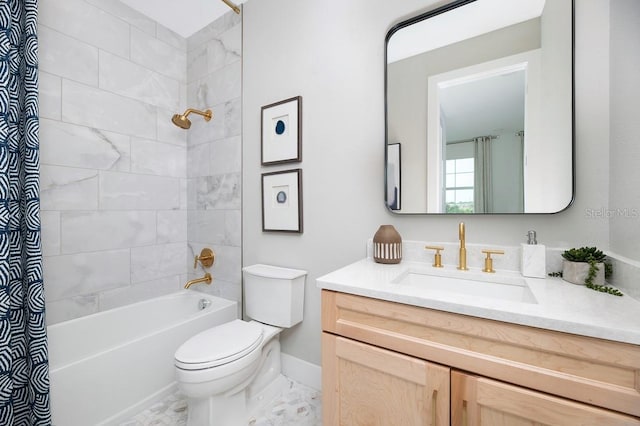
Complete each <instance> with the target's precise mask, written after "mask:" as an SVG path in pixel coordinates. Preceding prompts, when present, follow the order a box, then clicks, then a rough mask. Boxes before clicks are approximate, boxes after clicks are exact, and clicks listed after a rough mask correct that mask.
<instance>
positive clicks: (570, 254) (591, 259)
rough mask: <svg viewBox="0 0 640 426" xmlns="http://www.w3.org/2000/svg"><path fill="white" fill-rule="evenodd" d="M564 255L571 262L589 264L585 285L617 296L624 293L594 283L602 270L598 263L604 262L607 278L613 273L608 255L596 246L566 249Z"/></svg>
mask: <svg viewBox="0 0 640 426" xmlns="http://www.w3.org/2000/svg"><path fill="white" fill-rule="evenodd" d="M562 257H563V258H565V259H566V260H568V261H570V262H582V263H588V264H589V271H588V272H587V276H586V278H585V280H584V285H585V286H587V288H590V289H592V290H595V291H600V292H603V293H609V294H613V295H615V296H622V293H620V291H618V290H617V289H615V288H613V287H609V286H604V285H599V284H594V283H593V279H594V278H595V277H596V274H597V273H598V271H599V270H600V268H598V265H597V264H598V263H603V264H604V272H605V274H604V275H605V278H609V277H610V276H611V274H612V273H613V265H611V263H608V262H606V260H607V255H605V254H604V253H603V252H602V251H600V250H598V249H597V248H596V247H580V248H572V249H569V250H565V251H564V253H562Z"/></svg>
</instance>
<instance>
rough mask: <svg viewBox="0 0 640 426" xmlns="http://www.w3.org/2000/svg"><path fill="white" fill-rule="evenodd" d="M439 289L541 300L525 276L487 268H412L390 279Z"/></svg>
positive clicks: (419, 286) (535, 301)
mask: <svg viewBox="0 0 640 426" xmlns="http://www.w3.org/2000/svg"><path fill="white" fill-rule="evenodd" d="M391 282H392V283H393V284H398V285H400V286H409V287H414V288H420V289H426V290H430V291H434V292H439V293H454V294H465V295H469V296H476V297H482V298H489V299H499V300H508V301H511V302H520V303H538V301H537V300H536V298H535V296H534V295H533V293H532V292H531V289H529V286H527V282H526V280H524V279H523V278H521V277H517V276H503V275H499V274H489V273H485V272H472V271H458V270H456V271H452V270H437V269H435V268H430V269H426V268H425V269H409V270H407V271H404V272H402V273H401V274H400V275H398V276H397V277H396V278H395V279H393V280H392V281H391Z"/></svg>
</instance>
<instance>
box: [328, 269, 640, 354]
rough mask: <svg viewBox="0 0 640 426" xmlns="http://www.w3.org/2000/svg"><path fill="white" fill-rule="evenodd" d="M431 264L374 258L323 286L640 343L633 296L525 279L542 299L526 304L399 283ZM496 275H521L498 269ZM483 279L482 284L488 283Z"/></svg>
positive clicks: (638, 305) (638, 306) (639, 314)
mask: <svg viewBox="0 0 640 426" xmlns="http://www.w3.org/2000/svg"><path fill="white" fill-rule="evenodd" d="M430 267H431V266H430V265H427V264H425V263H422V262H408V261H402V262H401V263H399V264H396V265H384V264H379V263H375V262H374V261H373V259H370V258H368V259H363V260H361V261H358V262H355V263H352V264H351V265H347V266H345V267H344V268H341V269H338V270H337V271H334V272H331V273H329V274H327V275H324V276H322V277H320V278H318V279H317V286H318V287H319V288H321V289H326V290H335V291H339V292H343V293H349V294H355V295H360V296H366V297H372V298H375V299H381V300H387V301H391V302H398V303H404V304H407V305H413V306H421V307H424V308H431V309H437V310H441V311H447V312H453V313H458V314H463V315H471V316H475V317H480V318H487V319H492V320H498V321H504V322H509V323H514V324H521V325H527V326H531V327H538V328H544V329H548V330H555V331H562V332H566V333H572V334H578V335H582V336H590V337H597V338H601V339H607V340H613V341H617V342H625V343H632V344H635V345H640V302H639V301H638V300H636V299H633V298H631V297H629V296H628V295H624V296H623V297H619V296H613V295H610V294H607V293H601V292H597V291H594V290H591V289H588V288H586V287H585V286H581V285H575V284H571V283H568V282H566V281H563V280H562V279H561V278H525V280H526V283H527V285H528V286H529V288H530V290H531V292H532V293H533V295H534V297H535V298H536V300H537V302H538V303H524V302H513V301H508V300H499V299H494V298H490V297H486V298H485V297H481V296H470V295H467V294H455V293H450V292H445V291H436V290H432V289H429V288H428V287H426V286H425V287H420V286H413V285H412V286H407V285H401V284H396V283H394V282H393V281H394V279H396V278H397V277H398V276H400V275H401V274H403V273H406V272H407V271H409V270H414V269H415V270H418V269H424V268H430ZM439 271H444V273H449V271H450V272H451V273H452V274H457V275H458V276H460V275H461V274H466V273H469V274H470V275H469V276H470V277H473V276H474V275H476V274H484V275H487V274H486V273H484V272H481V271H480V269H475V268H471V269H470V271H468V272H461V271H456V270H455V267H454V266H451V265H445V267H444V268H443V269H442V270H439ZM496 277H507V278H508V277H521V275H520V274H519V273H517V272H512V271H499V270H498V271H497V273H496ZM477 284H478V285H482V282H478V283H477Z"/></svg>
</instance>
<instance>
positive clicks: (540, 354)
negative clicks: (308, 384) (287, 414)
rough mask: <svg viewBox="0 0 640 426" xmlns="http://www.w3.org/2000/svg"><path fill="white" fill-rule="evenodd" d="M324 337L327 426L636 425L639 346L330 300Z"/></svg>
mask: <svg viewBox="0 0 640 426" xmlns="http://www.w3.org/2000/svg"><path fill="white" fill-rule="evenodd" d="M638 315H640V313H638ZM322 330H323V333H322V388H323V419H324V424H325V425H327V426H329V425H347V426H348V425H384V426H388V425H402V426H405V425H449V424H451V425H490V426H498V425H504V426H519V425H562V426H569V425H594V426H596V425H597V426H616V425H640V346H638V345H634V344H629V343H620V342H615V341H610V340H604V339H599V338H594V337H584V336H579V335H575V334H569V333H564V332H559V331H551V330H545V329H542V328H534V327H528V326H523V325H516V324H511V323H508V322H501V321H495V320H489V319H483V318H477V317H472V316H467V315H461V314H456V313H449V312H444V311H439V310H434V309H429V308H425V307H417V306H411V305H406V304H402V303H396V302H390V301H385V300H379V299H374V298H369V297H364V296H357V295H353V294H346V293H341V292H337V291H331V290H326V289H323V290H322Z"/></svg>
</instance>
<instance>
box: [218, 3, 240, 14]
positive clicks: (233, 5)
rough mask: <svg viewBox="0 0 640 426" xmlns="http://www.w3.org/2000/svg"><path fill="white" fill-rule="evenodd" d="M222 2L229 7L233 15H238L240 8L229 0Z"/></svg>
mask: <svg viewBox="0 0 640 426" xmlns="http://www.w3.org/2000/svg"><path fill="white" fill-rule="evenodd" d="M222 1H223V2H224V4H226V5H227V6H229V7H230V8H231V9H233V11H234V12H235V13H237V14H238V15H240V8H239V7H238V6H237V5H236V4H235V3H233V2H232V1H231V0H222Z"/></svg>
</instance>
